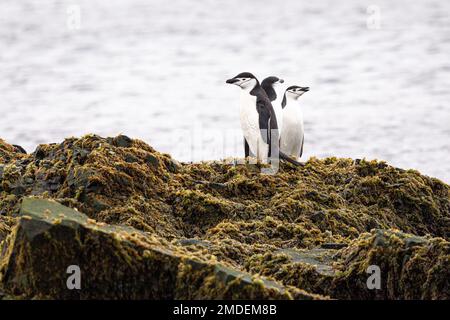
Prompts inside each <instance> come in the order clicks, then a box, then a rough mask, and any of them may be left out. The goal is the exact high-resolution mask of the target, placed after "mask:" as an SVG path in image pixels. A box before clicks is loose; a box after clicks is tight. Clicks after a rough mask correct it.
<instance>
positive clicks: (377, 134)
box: [0, 0, 450, 182]
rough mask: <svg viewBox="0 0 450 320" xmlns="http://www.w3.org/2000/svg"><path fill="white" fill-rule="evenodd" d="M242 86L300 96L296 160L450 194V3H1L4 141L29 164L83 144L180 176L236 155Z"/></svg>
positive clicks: (129, 0)
mask: <svg viewBox="0 0 450 320" xmlns="http://www.w3.org/2000/svg"><path fill="white" fill-rule="evenodd" d="M369 6H376V7H375V9H376V10H379V11H377V12H379V19H378V18H377V17H376V16H374V15H373V12H374V11H372V10H373V7H369ZM368 7H369V8H371V9H369V10H368ZM78 13H79V15H78ZM78 18H79V19H78ZM368 21H369V22H368ZM374 21H375V22H374ZM78 22H79V23H78ZM378 27H379V28H378ZM241 71H251V72H253V73H255V74H256V75H257V76H258V77H259V78H263V77H265V76H267V75H277V76H280V77H283V78H284V79H285V80H286V83H287V84H297V85H303V86H310V87H311V91H310V92H308V93H307V94H305V95H304V96H303V97H302V98H301V99H302V100H301V101H302V102H303V104H302V107H303V111H304V115H305V118H306V122H305V130H306V142H305V154H304V159H307V158H309V157H311V156H316V157H326V156H339V157H353V158H364V157H365V158H367V159H374V158H376V159H384V160H386V161H388V162H389V163H390V164H393V165H395V166H399V167H402V168H414V169H418V170H420V171H421V172H423V173H425V174H428V175H431V176H435V177H438V178H440V179H443V180H445V181H447V182H449V181H450V157H449V155H450V127H449V124H450V105H449V101H450V2H449V1H440V0H428V1H411V0H409V1H407V0H400V1H399V0H397V1H389V0H381V1H364V0H352V1H348V0H347V1H340V2H337V1H331V0H318V1H295V0H291V1H257V0H246V1H242V0H239V1H238V0H227V1H226V2H225V1H220V2H219V1H211V0H206V1H198V0H197V1H181V0H175V1H147V0H123V1H118V0H108V1H100V0H80V1H76V0H72V1H56V0H39V1H31V0H2V1H1V4H0V137H2V138H4V139H6V140H7V141H8V142H10V143H15V144H20V145H22V146H23V147H25V148H26V149H28V150H29V151H32V150H34V148H35V147H36V146H37V144H39V143H48V142H60V141H62V139H63V138H65V137H69V136H80V135H83V134H86V133H90V132H93V133H97V134H100V135H104V136H106V135H116V134H118V133H124V134H127V135H129V136H131V137H136V138H140V139H142V140H144V141H146V142H148V143H150V144H151V145H152V146H154V147H155V148H156V149H158V150H160V151H163V152H168V153H171V154H172V155H173V156H174V157H175V158H178V159H179V160H183V161H190V160H192V161H198V160H208V159H221V158H224V157H231V156H241V155H242V154H243V150H242V149H243V148H242V141H241V140H242V138H241V136H240V132H239V118H238V105H237V103H238V94H239V92H238V89H237V88H236V87H232V86H229V85H226V84H225V80H226V79H227V78H229V77H232V76H234V75H236V74H237V73H238V72H241Z"/></svg>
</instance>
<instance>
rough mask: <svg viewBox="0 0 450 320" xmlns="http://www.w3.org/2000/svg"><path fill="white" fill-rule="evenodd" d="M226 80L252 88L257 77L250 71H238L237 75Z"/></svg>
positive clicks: (256, 81)
mask: <svg viewBox="0 0 450 320" xmlns="http://www.w3.org/2000/svg"><path fill="white" fill-rule="evenodd" d="M226 82H227V83H228V84H234V85H236V86H238V87H241V88H242V89H248V90H251V89H253V88H254V87H255V86H256V85H257V84H258V83H259V82H258V79H256V77H255V76H254V75H253V74H251V73H250V72H242V73H239V74H238V75H237V76H235V77H234V78H231V79H228V80H227V81H226Z"/></svg>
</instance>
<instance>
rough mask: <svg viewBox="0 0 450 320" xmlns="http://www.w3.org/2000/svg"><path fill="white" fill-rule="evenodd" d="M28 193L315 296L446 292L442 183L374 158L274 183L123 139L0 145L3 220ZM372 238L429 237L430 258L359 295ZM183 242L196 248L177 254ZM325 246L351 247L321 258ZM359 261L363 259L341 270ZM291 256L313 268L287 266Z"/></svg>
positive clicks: (308, 166)
mask: <svg viewBox="0 0 450 320" xmlns="http://www.w3.org/2000/svg"><path fill="white" fill-rule="evenodd" d="M27 196H34V197H38V198H45V199H54V200H55V201H57V202H59V203H61V204H63V205H66V206H68V207H71V208H76V209H77V210H79V211H80V212H83V213H85V214H86V215H87V216H89V217H90V218H91V219H95V220H96V221H98V222H100V223H106V224H115V225H124V226H130V227H133V228H136V229H137V230H140V231H143V232H145V233H146V234H150V235H152V236H154V237H156V239H159V241H164V243H170V244H171V245H172V246H175V247H180V248H182V250H183V252H184V253H183V254H194V255H199V256H202V255H207V256H209V257H210V258H211V259H212V260H214V261H217V262H220V263H223V264H225V265H227V266H229V267H232V268H234V269H235V270H240V271H241V272H249V273H250V274H252V275H253V276H258V275H264V276H268V277H270V278H273V279H276V280H277V281H279V282H280V283H281V284H283V285H285V286H292V287H294V288H297V289H298V290H306V291H308V292H310V293H313V294H321V295H323V296H330V297H332V298H351V299H358V298H369V299H378V298H389V299H396V298H407V299H409V298H423V299H441V298H446V297H448V292H449V290H450V289H449V285H448V280H445V279H446V278H447V279H448V278H449V277H448V251H446V250H447V249H448V246H447V243H448V241H449V235H450V188H449V186H448V185H446V184H445V183H443V182H441V181H439V180H438V179H434V178H430V177H427V176H423V175H421V174H420V173H418V172H417V171H413V170H408V171H406V170H402V169H399V168H395V167H392V166H389V165H388V164H386V163H384V162H380V161H375V160H373V161H368V160H352V159H340V158H327V159H317V158H311V159H309V160H308V161H307V162H306V163H305V166H303V167H294V166H292V165H290V164H284V163H282V164H281V167H280V170H279V172H278V173H277V174H276V175H273V176H270V175H262V174H261V173H260V168H259V167H258V166H255V165H245V164H240V165H232V164H229V163H222V162H209V163H194V164H180V163H178V162H177V161H175V160H173V159H172V158H171V157H170V156H169V155H166V154H162V153H159V152H157V151H156V150H154V149H153V148H151V147H150V146H148V145H147V144H145V143H144V142H142V141H139V140H134V139H129V138H127V137H125V136H118V137H115V138H102V137H99V136H96V135H88V136H85V137H82V138H80V139H77V138H69V139H66V140H65V141H64V142H62V143H60V144H51V145H41V146H39V147H38V149H37V150H36V151H35V152H34V153H33V154H29V155H23V154H18V153H15V152H14V148H13V147H11V146H10V145H8V144H6V143H4V142H3V141H0V213H1V215H3V216H7V217H14V216H17V214H18V212H19V208H20V204H21V201H22V199H23V198H24V197H27ZM9 219H13V218H9ZM10 221H15V220H10ZM2 225H3V227H2ZM4 225H5V224H4V222H3V224H2V220H0V237H2V235H1V233H2V232H3V238H4V237H5V236H6V234H7V233H10V232H11V230H12V228H11V226H10V225H8V227H4ZM374 229H379V230H385V231H380V232H386V233H388V234H390V233H392V232H394V233H395V232H402V234H405V236H404V238H405V239H409V238H411V237H415V236H420V237H426V239H434V240H426V241H431V242H426V243H427V244H426V245H425V244H422V245H421V246H424V247H426V248H428V246H430V245H431V246H432V247H433V246H434V247H433V248H434V249H433V250H434V251H433V250H432V251H427V250H425V249H424V248H422V249H421V250H422V251H420V252H422V253H420V254H419V253H417V252H416V251H414V252H413V253H414V257H417V258H414V259H412V260H411V261H412V262H411V265H408V268H406V269H403V267H402V268H401V269H399V268H394V267H393V266H391V265H389V264H386V268H385V270H386V272H387V273H389V274H391V273H392V275H393V276H392V277H393V279H395V280H390V281H387V282H385V283H384V286H385V288H384V289H383V290H384V291H383V292H382V293H381V292H374V291H368V290H367V288H366V287H365V286H364V283H365V282H364V281H365V280H364V279H366V278H367V274H366V273H365V272H363V271H364V270H363V269H364V267H366V266H367V264H368V263H369V262H373V261H371V260H370V259H369V258H367V257H366V256H370V257H373V256H378V251H377V250H380V249H379V248H378V247H375V248H374V247H372V246H371V243H372V242H371V240H370V239H372V238H371V237H375V235H374V233H373V232H374V231H371V230H374ZM1 230H4V231H1ZM396 230H398V231H396ZM379 237H380V236H378V238H379ZM0 239H1V238H0ZM185 239H194V240H196V241H197V242H196V243H197V244H198V243H203V245H182V244H181V243H183V240H185ZM389 239H390V238H389ZM405 241H406V240H405ZM408 241H409V240H408ZM184 243H186V241H185V242H184ZM194 243H195V242H194ZM205 243H207V244H208V245H204V244H205ZM329 243H331V244H333V245H334V244H337V245H343V246H345V245H346V246H347V247H346V248H343V249H340V250H336V249H326V250H323V251H320V250H319V251H317V250H318V248H320V247H321V246H322V245H325V244H329ZM387 243H388V244H389V246H390V247H392V248H391V249H390V250H387V251H383V252H384V253H383V256H385V257H386V258H385V259H387V260H388V258H392V259H396V260H399V259H400V260H401V259H405V258H404V256H403V255H402V254H401V253H400V252H403V251H402V250H403V249H400V248H403V247H402V245H403V244H402V243H401V242H391V241H388V242H387ZM429 243H431V244H429ZM337 247H339V246H337ZM419 247H420V246H418V247H414V248H419ZM283 250H284V251H283ZM408 250H409V249H408ZM414 250H416V249H414ZM417 250H418V249H417ZM287 252H288V253H290V254H287ZM317 252H321V253H320V254H318V253H317ZM356 252H359V253H360V254H361V256H358V257H359V258H358V259H359V260H358V259H357V260H351V261H352V263H353V264H352V263H350V262H347V264H346V263H345V261H347V260H348V257H349V256H354V255H356V256H357V254H356ZM296 254H297V258H298V255H300V257H303V258H305V257H308V259H309V260H308V259H306V258H305V259H297V261H294V260H295V259H294V258H293V256H294V257H295V256H296ZM410 254H412V253H408V255H410ZM311 255H315V257H314V259H318V260H314V259H313V258H311ZM331 257H332V258H331ZM311 259H312V260H311ZM368 259H369V260H368ZM427 259H428V260H427ZM320 260H323V261H320ZM387 260H386V261H387ZM377 261H378V260H377ZM382 261H384V260H382ZM408 261H409V260H408ZM430 261H431V262H430ZM431 263H433V265H431ZM352 266H353V267H352ZM383 266H384V265H383ZM329 268H332V270H333V271H332V272H331V271H330V272H325V273H324V272H322V271H323V270H329ZM350 270H353V271H352V272H350ZM355 270H358V272H356V271H355ZM399 270H401V271H399ZM412 270H415V272H417V273H418V275H414V274H413V271H412ZM398 272H401V273H402V274H403V273H405V274H407V275H408V277H409V278H408V279H411V280H407V279H405V278H402V277H399V276H397V273H398ZM430 272H431V273H430ZM394 275H395V276H394ZM186 277H188V276H187V275H186ZM356 279H359V280H358V281H356ZM398 279H400V280H399V281H400V282H401V284H395V282H396V281H397V280H398ZM363 280H364V281H363ZM356 283H357V284H356ZM419 283H420V285H417V284H419ZM422 283H426V284H427V285H422ZM415 284H416V285H415ZM355 286H358V288H359V289H360V290H359V289H357V288H355ZM210 294H211V295H210V297H212V296H213V295H212V293H211V292H210ZM231 296H232V295H229V296H227V297H231ZM198 297H203V298H204V297H208V292H207V291H205V292H204V293H203V294H201V295H198Z"/></svg>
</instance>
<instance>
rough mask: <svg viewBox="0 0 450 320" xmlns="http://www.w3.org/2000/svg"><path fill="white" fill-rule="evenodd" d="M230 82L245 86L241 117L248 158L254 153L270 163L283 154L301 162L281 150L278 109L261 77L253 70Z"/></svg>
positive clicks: (261, 159)
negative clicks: (275, 109)
mask: <svg viewBox="0 0 450 320" xmlns="http://www.w3.org/2000/svg"><path fill="white" fill-rule="evenodd" d="M226 83H228V84H234V85H236V86H238V87H240V88H241V96H240V120H241V128H242V132H243V134H244V143H245V156H246V157H248V155H249V153H250V152H251V153H253V154H254V155H256V158H257V160H258V161H260V162H267V160H268V158H271V159H273V158H278V157H280V158H281V159H284V160H286V161H288V162H291V163H293V164H296V165H300V163H298V162H296V161H294V160H293V159H290V158H289V157H288V156H286V155H285V154H284V153H282V152H280V150H279V133H278V124H277V118H276V115H275V111H274V109H273V107H272V103H271V102H270V99H269V97H268V96H267V94H266V92H265V91H264V89H263V88H262V87H261V85H260V84H259V81H258V79H256V77H255V76H254V75H253V74H251V73H249V72H243V73H240V74H238V75H237V76H235V77H234V78H231V79H228V80H227V81H226ZM271 142H275V143H271Z"/></svg>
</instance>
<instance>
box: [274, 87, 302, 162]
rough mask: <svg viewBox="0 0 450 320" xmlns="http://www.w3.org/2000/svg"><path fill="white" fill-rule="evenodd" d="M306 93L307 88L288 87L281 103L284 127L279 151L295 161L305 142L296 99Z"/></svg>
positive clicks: (300, 112)
mask: <svg viewBox="0 0 450 320" xmlns="http://www.w3.org/2000/svg"><path fill="white" fill-rule="evenodd" d="M308 91H309V87H299V86H290V87H288V88H287V89H286V91H285V93H284V96H283V101H282V103H281V106H282V109H283V111H282V113H283V123H284V127H283V132H282V133H281V135H280V150H281V151H282V152H283V153H285V154H286V155H288V156H290V157H292V158H294V159H296V160H298V159H299V158H300V157H301V156H302V154H303V144H304V140H305V133H304V126H303V112H302V109H301V107H300V105H299V103H298V98H300V97H301V96H302V95H303V94H304V93H305V92H308Z"/></svg>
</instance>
